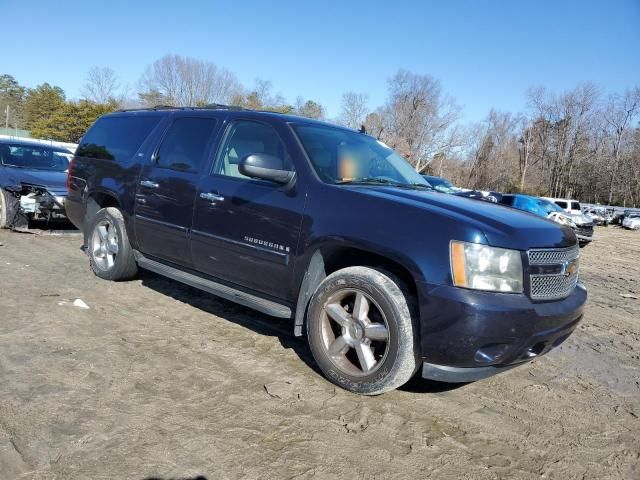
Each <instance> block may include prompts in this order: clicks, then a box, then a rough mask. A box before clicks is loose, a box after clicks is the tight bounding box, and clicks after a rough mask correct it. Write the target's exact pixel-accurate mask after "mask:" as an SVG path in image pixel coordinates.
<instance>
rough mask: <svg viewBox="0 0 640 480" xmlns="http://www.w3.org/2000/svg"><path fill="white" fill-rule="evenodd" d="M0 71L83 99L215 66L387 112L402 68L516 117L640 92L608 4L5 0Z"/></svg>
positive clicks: (637, 2) (636, 2) (626, 14)
mask: <svg viewBox="0 0 640 480" xmlns="http://www.w3.org/2000/svg"><path fill="white" fill-rule="evenodd" d="M0 18H1V19H2V22H1V25H2V27H1V28H0V34H1V35H2V47H1V49H0V52H1V53H0V73H9V74H12V75H13V76H14V77H16V79H17V80H18V81H20V82H21V83H22V84H25V85H27V86H35V85H37V84H39V83H42V82H45V81H48V82H49V83H53V84H56V85H58V86H60V87H62V88H63V89H64V90H65V91H66V92H67V96H68V97H71V98H74V97H78V96H79V94H80V90H81V87H82V84H83V83H84V78H85V76H86V73H87V70H88V69H89V68H90V67H92V66H96V65H97V66H108V67H111V68H113V69H114V70H115V71H116V72H117V73H118V74H119V76H120V78H121V79H122V82H123V83H125V84H130V85H131V86H132V87H133V86H135V84H136V82H137V80H138V79H139V77H140V75H141V73H142V71H143V70H144V68H145V66H146V65H148V64H149V63H151V62H152V61H154V60H155V59H157V58H159V57H161V56H163V55H164V54H167V53H177V54H180V55H185V56H192V57H195V58H198V59H202V60H209V61H213V62H214V63H216V64H217V65H220V66H224V67H226V68H228V69H230V70H232V71H233V72H235V73H236V74H237V75H238V78H239V79H240V81H241V82H242V83H243V84H245V85H247V86H251V85H252V84H253V81H254V79H255V78H256V77H260V78H263V79H267V80H270V81H272V82H273V86H274V92H275V93H281V94H283V95H284V96H285V97H286V98H288V99H289V100H290V101H294V100H295V98H296V97H297V96H298V95H300V96H303V97H305V98H311V99H314V100H318V101H320V102H321V103H322V104H324V105H325V106H326V107H327V108H328V113H329V115H330V116H337V115H338V114H339V111H340V100H341V96H342V93H343V92H345V91H348V90H353V91H357V92H366V93H368V94H369V96H370V107H375V106H377V105H379V104H382V103H383V102H384V100H385V97H386V93H387V85H386V81H387V79H388V78H389V77H390V76H391V75H393V74H394V73H395V72H396V71H397V70H398V69H400V68H404V69H408V70H411V71H413V72H416V73H421V74H430V75H432V76H434V77H436V78H438V79H440V81H441V82H442V85H443V88H444V90H445V91H446V92H447V93H449V94H450V95H452V96H453V97H455V98H456V99H457V101H458V103H459V104H460V105H462V106H463V115H464V117H463V121H479V120H481V119H482V118H484V116H485V115H486V114H487V112H488V111H489V109H490V108H491V107H495V108H497V109H499V110H511V111H521V110H523V109H524V108H525V96H524V92H525V91H526V89H527V88H528V87H529V86H532V85H545V86H547V87H549V88H551V89H553V90H556V91H560V90H563V89H569V88H572V87H573V86H575V85H577V84H579V83H581V82H585V81H591V82H594V83H595V84H596V85H598V86H599V87H601V88H602V89H603V90H604V91H605V92H611V91H622V90H624V89H626V88H628V87H631V86H633V85H640V0H611V1H591V0H582V1H574V0H572V1H560V0H557V1H551V0H545V1H517V0H512V1H480V0H478V1H472V0H464V1H454V0H452V1H444V0H443V1H418V0H414V1H404V0H394V1H379V2H378V1H373V0H369V1H362V2H360V1H358V2H356V1H352V2H347V1H346V0H343V1H333V0H322V1H304V0H298V1H278V0H271V1H268V2H267V1H261V2H258V1H250V0H244V1H238V0H236V1H224V2H222V1H190V0H182V1H179V2H163V1H160V0H156V1H153V2H151V1H146V0H145V1H135V0H130V1H120V0H112V1H87V0H84V1H63V0H59V1H55V2H53V1H30V0H0Z"/></svg>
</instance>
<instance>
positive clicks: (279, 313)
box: [133, 250, 293, 318]
mask: <svg viewBox="0 0 640 480" xmlns="http://www.w3.org/2000/svg"><path fill="white" fill-rule="evenodd" d="M133 254H134V256H135V259H136V262H138V266H140V267H141V268H144V269H146V270H151V271H152V272H155V273H158V274H160V275H163V276H165V277H168V278H171V279H173V280H177V281H178V282H182V283H185V284H187V285H190V286H192V287H195V288H198V289H200V290H203V291H205V292H208V293H212V294H213V295H216V296H218V297H221V298H224V299H225V300H229V301H231V302H235V303H239V304H240V305H244V306H245V307H249V308H252V309H254V310H257V311H259V312H262V313H266V314H267V315H271V316H272V317H278V318H292V316H293V312H292V311H291V308H290V307H287V306H286V305H282V304H280V303H277V302H274V301H272V300H267V299H264V298H261V297H258V296H256V295H252V294H251V293H246V292H243V291H241V290H236V289H235V288H232V287H228V286H226V285H222V284H221V283H217V282H214V281H212V280H207V279H206V278H202V277H200V276H198V275H193V274H192V273H189V272H185V271H182V270H179V269H177V268H174V267H170V266H169V265H165V264H164V263H160V262H156V261H155V260H151V259H150V258H147V257H145V256H144V255H143V254H142V253H140V252H139V251H137V250H134V251H133Z"/></svg>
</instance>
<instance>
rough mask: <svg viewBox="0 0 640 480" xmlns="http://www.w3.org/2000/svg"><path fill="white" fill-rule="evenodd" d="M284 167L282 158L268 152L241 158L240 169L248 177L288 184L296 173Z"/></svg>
mask: <svg viewBox="0 0 640 480" xmlns="http://www.w3.org/2000/svg"><path fill="white" fill-rule="evenodd" d="M283 167H284V165H283V162H282V159H281V158H278V157H276V156H274V155H269V154H266V153H252V154H251V155H247V156H246V157H244V158H243V159H242V160H240V164H239V165H238V170H239V171H240V173H241V174H243V175H246V176H247V177H251V178H259V179H261V180H269V181H271V182H276V183H280V184H287V183H289V182H290V181H291V180H292V179H293V177H294V175H295V173H294V172H292V171H290V170H283Z"/></svg>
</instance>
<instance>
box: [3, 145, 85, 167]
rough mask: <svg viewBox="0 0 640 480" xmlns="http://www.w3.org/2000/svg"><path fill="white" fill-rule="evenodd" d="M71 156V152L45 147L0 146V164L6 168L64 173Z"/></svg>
mask: <svg viewBox="0 0 640 480" xmlns="http://www.w3.org/2000/svg"><path fill="white" fill-rule="evenodd" d="M72 156H73V155H72V154H71V152H68V151H65V150H58V149H54V148H51V147H46V146H38V145H19V144H13V145H6V144H5V145H0V162H1V163H2V165H5V166H7V167H18V168H28V169H34V170H49V171H52V172H65V171H67V169H68V168H69V162H70V161H71V157H72Z"/></svg>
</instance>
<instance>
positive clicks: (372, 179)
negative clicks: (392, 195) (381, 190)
mask: <svg viewBox="0 0 640 480" xmlns="http://www.w3.org/2000/svg"><path fill="white" fill-rule="evenodd" d="M336 183H338V184H340V185H346V184H351V185H358V184H371V183H373V184H379V185H398V183H397V182H392V181H391V180H387V179H386V178H378V177H363V178H356V179H353V180H340V181H339V182H336Z"/></svg>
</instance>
